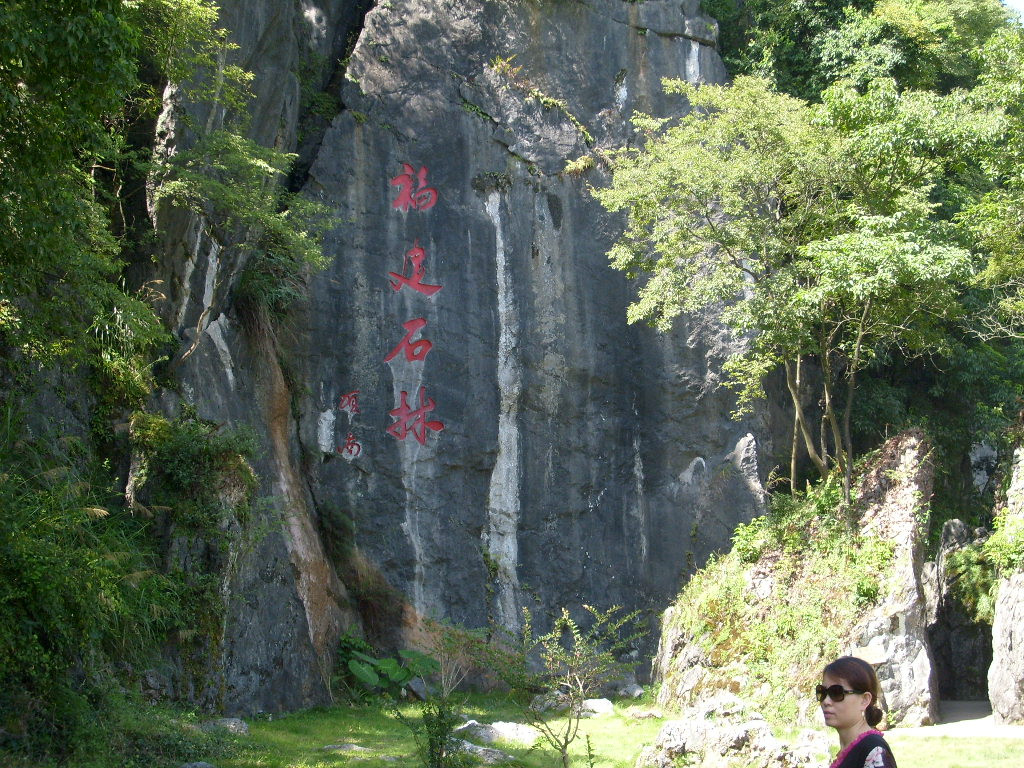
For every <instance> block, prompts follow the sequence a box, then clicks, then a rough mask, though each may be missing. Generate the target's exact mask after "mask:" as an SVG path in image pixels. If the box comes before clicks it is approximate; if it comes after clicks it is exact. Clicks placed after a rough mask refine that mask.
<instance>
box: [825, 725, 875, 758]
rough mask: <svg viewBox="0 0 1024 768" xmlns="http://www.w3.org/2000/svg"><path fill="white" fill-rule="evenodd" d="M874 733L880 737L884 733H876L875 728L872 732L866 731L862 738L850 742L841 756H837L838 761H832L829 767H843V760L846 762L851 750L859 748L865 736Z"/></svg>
mask: <svg viewBox="0 0 1024 768" xmlns="http://www.w3.org/2000/svg"><path fill="white" fill-rule="evenodd" d="M872 733H877V734H878V735H879V736H881V735H882V732H881V731H876V730H875V729H874V728H872V729H871V730H868V731H864V733H862V734H861V735H860V736H858V737H857V738H856V739H854V740H853V741H851V742H850V743H849V744H847V745H846V746H845V747H844V748H843V749H842V750H841V751H840V752H839V754H838V755H836V759H835V760H833V761H832V764H831V765H830V766H829V767H828V768H838V767H839V766H840V765H842V764H843V760H844V759H845V758H846V756H847V755H848V754H850V750H851V749H853V748H854V747H856V746H857V745H858V744H860V742H861V740H863V738H864V737H865V736H869V735H871V734H872Z"/></svg>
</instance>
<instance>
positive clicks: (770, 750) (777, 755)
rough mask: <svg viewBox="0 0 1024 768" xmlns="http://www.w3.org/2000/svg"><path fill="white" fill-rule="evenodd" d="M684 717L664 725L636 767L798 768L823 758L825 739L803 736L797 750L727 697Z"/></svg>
mask: <svg viewBox="0 0 1024 768" xmlns="http://www.w3.org/2000/svg"><path fill="white" fill-rule="evenodd" d="M681 715H682V716H681V717H680V718H679V719H674V720H671V721H669V722H667V723H665V725H664V726H663V727H662V729H661V732H660V733H659V734H658V737H657V739H656V741H655V743H654V744H653V745H651V746H649V747H646V748H645V749H644V750H643V751H642V752H641V753H640V756H639V757H638V758H637V760H636V763H635V766H636V768H674V767H675V766H678V765H700V766H702V768H731V766H735V765H744V766H747V768H769V766H771V768H797V767H798V766H808V765H813V764H815V763H817V762H818V761H819V760H820V755H821V752H822V749H821V744H820V741H813V742H812V741H809V740H808V739H807V737H806V735H804V736H803V737H802V741H801V742H800V743H799V744H798V745H797V746H790V745H787V744H785V743H783V742H782V741H780V740H779V739H777V738H776V737H775V736H774V735H773V734H772V731H771V727H770V726H769V725H768V723H767V722H766V721H765V719H764V717H763V716H762V715H761V714H760V713H759V712H755V711H751V710H749V709H748V708H747V707H746V705H744V704H743V702H741V701H740V700H739V699H736V697H734V696H732V695H731V694H728V693H725V694H719V695H717V696H715V697H714V699H712V700H709V701H704V702H702V703H701V705H700V706H697V707H691V708H688V709H686V710H684V711H683V712H682V713H681Z"/></svg>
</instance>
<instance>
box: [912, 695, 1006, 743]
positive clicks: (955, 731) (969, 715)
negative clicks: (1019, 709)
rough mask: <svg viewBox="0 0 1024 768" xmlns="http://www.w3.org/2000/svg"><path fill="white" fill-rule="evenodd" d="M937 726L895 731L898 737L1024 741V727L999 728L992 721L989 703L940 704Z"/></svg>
mask: <svg viewBox="0 0 1024 768" xmlns="http://www.w3.org/2000/svg"><path fill="white" fill-rule="evenodd" d="M939 718H940V722H939V724H938V725H926V726H923V727H920V728H896V729H894V730H893V731H892V733H893V734H894V735H897V734H898V736H897V738H898V737H899V736H903V735H906V736H929V737H932V736H954V737H961V736H962V737H964V738H966V737H971V738H1002V739H1024V725H998V724H996V723H995V722H993V720H992V708H991V707H989V705H988V702H987V701H943V702H942V703H941V704H939Z"/></svg>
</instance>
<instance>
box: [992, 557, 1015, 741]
mask: <svg viewBox="0 0 1024 768" xmlns="http://www.w3.org/2000/svg"><path fill="white" fill-rule="evenodd" d="M988 697H989V701H990V702H991V703H992V715H993V719H994V720H995V721H996V722H997V723H1021V722H1024V573H1015V574H1013V575H1012V576H1010V577H1008V578H1005V579H1003V580H1001V581H1000V583H999V596H998V597H997V598H996V613H995V621H994V622H993V623H992V666H991V667H989V671H988Z"/></svg>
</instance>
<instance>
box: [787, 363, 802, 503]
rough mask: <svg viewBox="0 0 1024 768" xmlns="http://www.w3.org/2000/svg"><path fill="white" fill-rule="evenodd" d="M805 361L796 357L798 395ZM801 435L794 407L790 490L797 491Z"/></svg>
mask: <svg viewBox="0 0 1024 768" xmlns="http://www.w3.org/2000/svg"><path fill="white" fill-rule="evenodd" d="M802 362H803V358H802V357H800V356H797V358H796V392H797V396H799V394H800V384H801V381H800V364H801V363H802ZM799 436H800V418H799V416H798V415H797V410H796V409H795V408H794V409H793V436H792V438H791V439H790V441H789V492H790V493H795V492H796V458H797V445H798V442H797V438H798V437H799Z"/></svg>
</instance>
